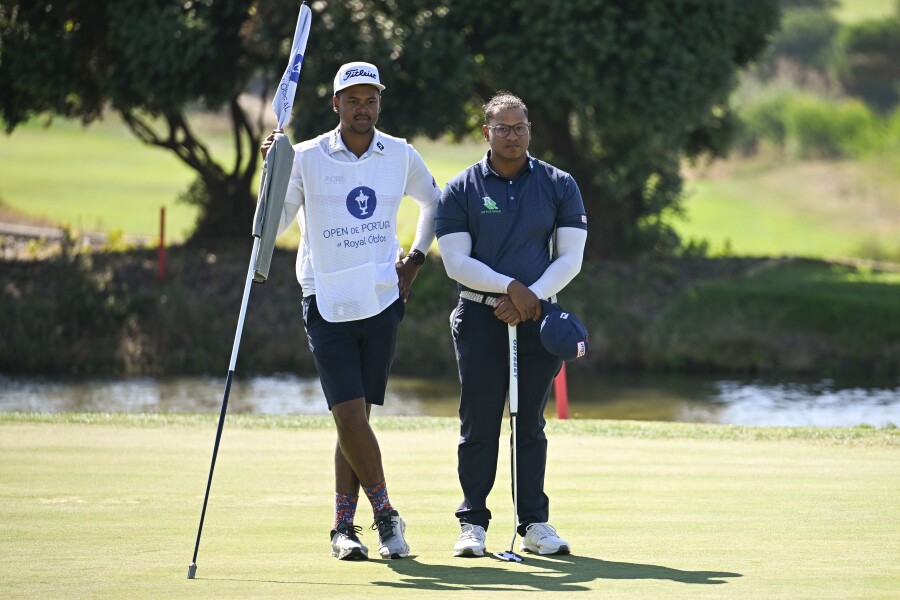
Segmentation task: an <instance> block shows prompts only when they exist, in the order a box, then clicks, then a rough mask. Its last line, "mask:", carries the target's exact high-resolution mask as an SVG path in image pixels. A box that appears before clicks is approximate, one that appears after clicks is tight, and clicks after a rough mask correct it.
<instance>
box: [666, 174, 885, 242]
mask: <svg viewBox="0 0 900 600" xmlns="http://www.w3.org/2000/svg"><path fill="white" fill-rule="evenodd" d="M896 166H897V165H896V164H895V163H894V162H893V161H891V160H889V159H884V160H871V161H868V162H862V161H860V162H793V161H784V162H775V161H772V162H769V161H768V160H761V161H748V162H746V163H744V164H740V163H736V164H731V165H729V166H728V167H726V168H725V172H724V173H719V174H715V173H714V174H712V175H709V176H705V175H699V176H695V177H692V178H691V179H690V180H689V181H687V183H686V186H685V188H686V197H685V202H684V206H685V218H684V219H678V220H675V219H673V220H672V221H671V222H672V225H673V226H674V227H675V229H676V230H677V231H678V233H679V234H680V235H681V236H682V237H683V238H685V239H698V240H699V239H704V240H707V241H708V242H709V244H710V247H711V249H712V250H713V251H714V252H722V251H725V250H727V251H730V252H732V253H734V254H737V255H750V256H754V255H755V256H779V255H795V256H811V257H818V258H823V257H837V256H861V255H863V257H864V258H865V257H866V256H864V255H865V254H866V249H869V251H871V249H873V248H881V249H882V251H885V252H889V253H896V252H900V244H898V240H900V199H898V197H897V195H896V194H895V193H894V190H895V189H896V187H897V185H898V183H900V181H898V179H897V175H896V173H897V171H896ZM869 258H871V257H869Z"/></svg>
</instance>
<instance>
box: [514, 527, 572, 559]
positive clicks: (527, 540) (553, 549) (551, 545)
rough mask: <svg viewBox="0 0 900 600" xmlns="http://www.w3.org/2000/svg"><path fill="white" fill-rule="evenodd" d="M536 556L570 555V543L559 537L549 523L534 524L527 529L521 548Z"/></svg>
mask: <svg viewBox="0 0 900 600" xmlns="http://www.w3.org/2000/svg"><path fill="white" fill-rule="evenodd" d="M519 549H520V550H524V551H526V552H533V553H535V554H568V553H569V552H571V546H570V545H569V542H567V541H566V540H564V539H562V538H561V537H559V535H558V534H557V533H556V530H555V529H553V526H552V525H550V524H549V523H532V524H531V525H529V526H528V527H526V528H525V535H524V536H523V537H522V546H521V547H520V548H519Z"/></svg>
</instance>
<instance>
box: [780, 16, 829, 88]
mask: <svg viewBox="0 0 900 600" xmlns="http://www.w3.org/2000/svg"><path fill="white" fill-rule="evenodd" d="M838 29H839V25H838V22H837V20H836V19H835V18H834V16H833V15H832V14H831V13H830V12H828V11H826V10H822V9H821V8H798V9H794V10H786V11H785V12H784V16H783V17H782V20H781V29H780V30H779V31H778V33H777V34H775V36H774V37H773V38H772V49H771V51H770V53H769V61H770V62H773V63H778V62H779V61H780V60H788V61H791V62H794V63H797V64H798V65H800V66H802V67H804V68H808V69H814V70H816V71H819V72H822V73H825V72H826V71H827V70H828V67H829V64H830V61H831V58H832V53H833V49H834V43H835V38H836V36H837V33H838Z"/></svg>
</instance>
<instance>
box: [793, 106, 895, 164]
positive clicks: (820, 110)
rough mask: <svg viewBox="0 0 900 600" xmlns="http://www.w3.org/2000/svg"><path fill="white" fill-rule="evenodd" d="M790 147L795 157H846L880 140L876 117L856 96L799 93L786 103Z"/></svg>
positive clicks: (856, 154)
mask: <svg viewBox="0 0 900 600" xmlns="http://www.w3.org/2000/svg"><path fill="white" fill-rule="evenodd" d="M784 126H785V133H786V136H787V144H788V147H789V149H790V150H791V151H792V153H793V154H795V155H796V156H797V157H798V158H848V157H858V156H861V155H863V154H865V153H866V152H867V151H869V150H870V149H871V148H873V147H874V146H877V145H878V144H879V142H880V140H879V135H878V119H877V118H876V117H875V116H874V115H873V114H872V112H871V111H870V110H869V109H868V108H867V107H866V105H865V104H863V103H862V102H860V101H858V100H828V99H824V98H820V97H816V96H812V95H808V94H807V95H798V96H795V97H794V98H792V99H791V100H790V101H789V102H788V103H787V105H786V106H785V111H784Z"/></svg>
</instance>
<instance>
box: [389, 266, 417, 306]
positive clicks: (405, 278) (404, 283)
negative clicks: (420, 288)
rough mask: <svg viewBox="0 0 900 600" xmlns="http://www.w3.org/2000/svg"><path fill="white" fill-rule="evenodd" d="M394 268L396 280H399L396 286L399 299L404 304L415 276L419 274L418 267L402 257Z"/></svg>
mask: <svg viewBox="0 0 900 600" xmlns="http://www.w3.org/2000/svg"><path fill="white" fill-rule="evenodd" d="M394 266H395V268H396V269H397V278H398V279H399V280H400V281H399V283H398V284H397V285H398V286H399V287H400V298H401V299H402V300H403V301H404V302H406V301H407V300H409V290H411V289H412V284H413V282H414V281H415V280H416V275H418V274H419V265H417V264H415V263H414V262H413V261H411V260H409V259H408V258H406V257H405V256H404V257H403V258H402V259H401V260H398V261H397V264H396V265H394Z"/></svg>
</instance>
